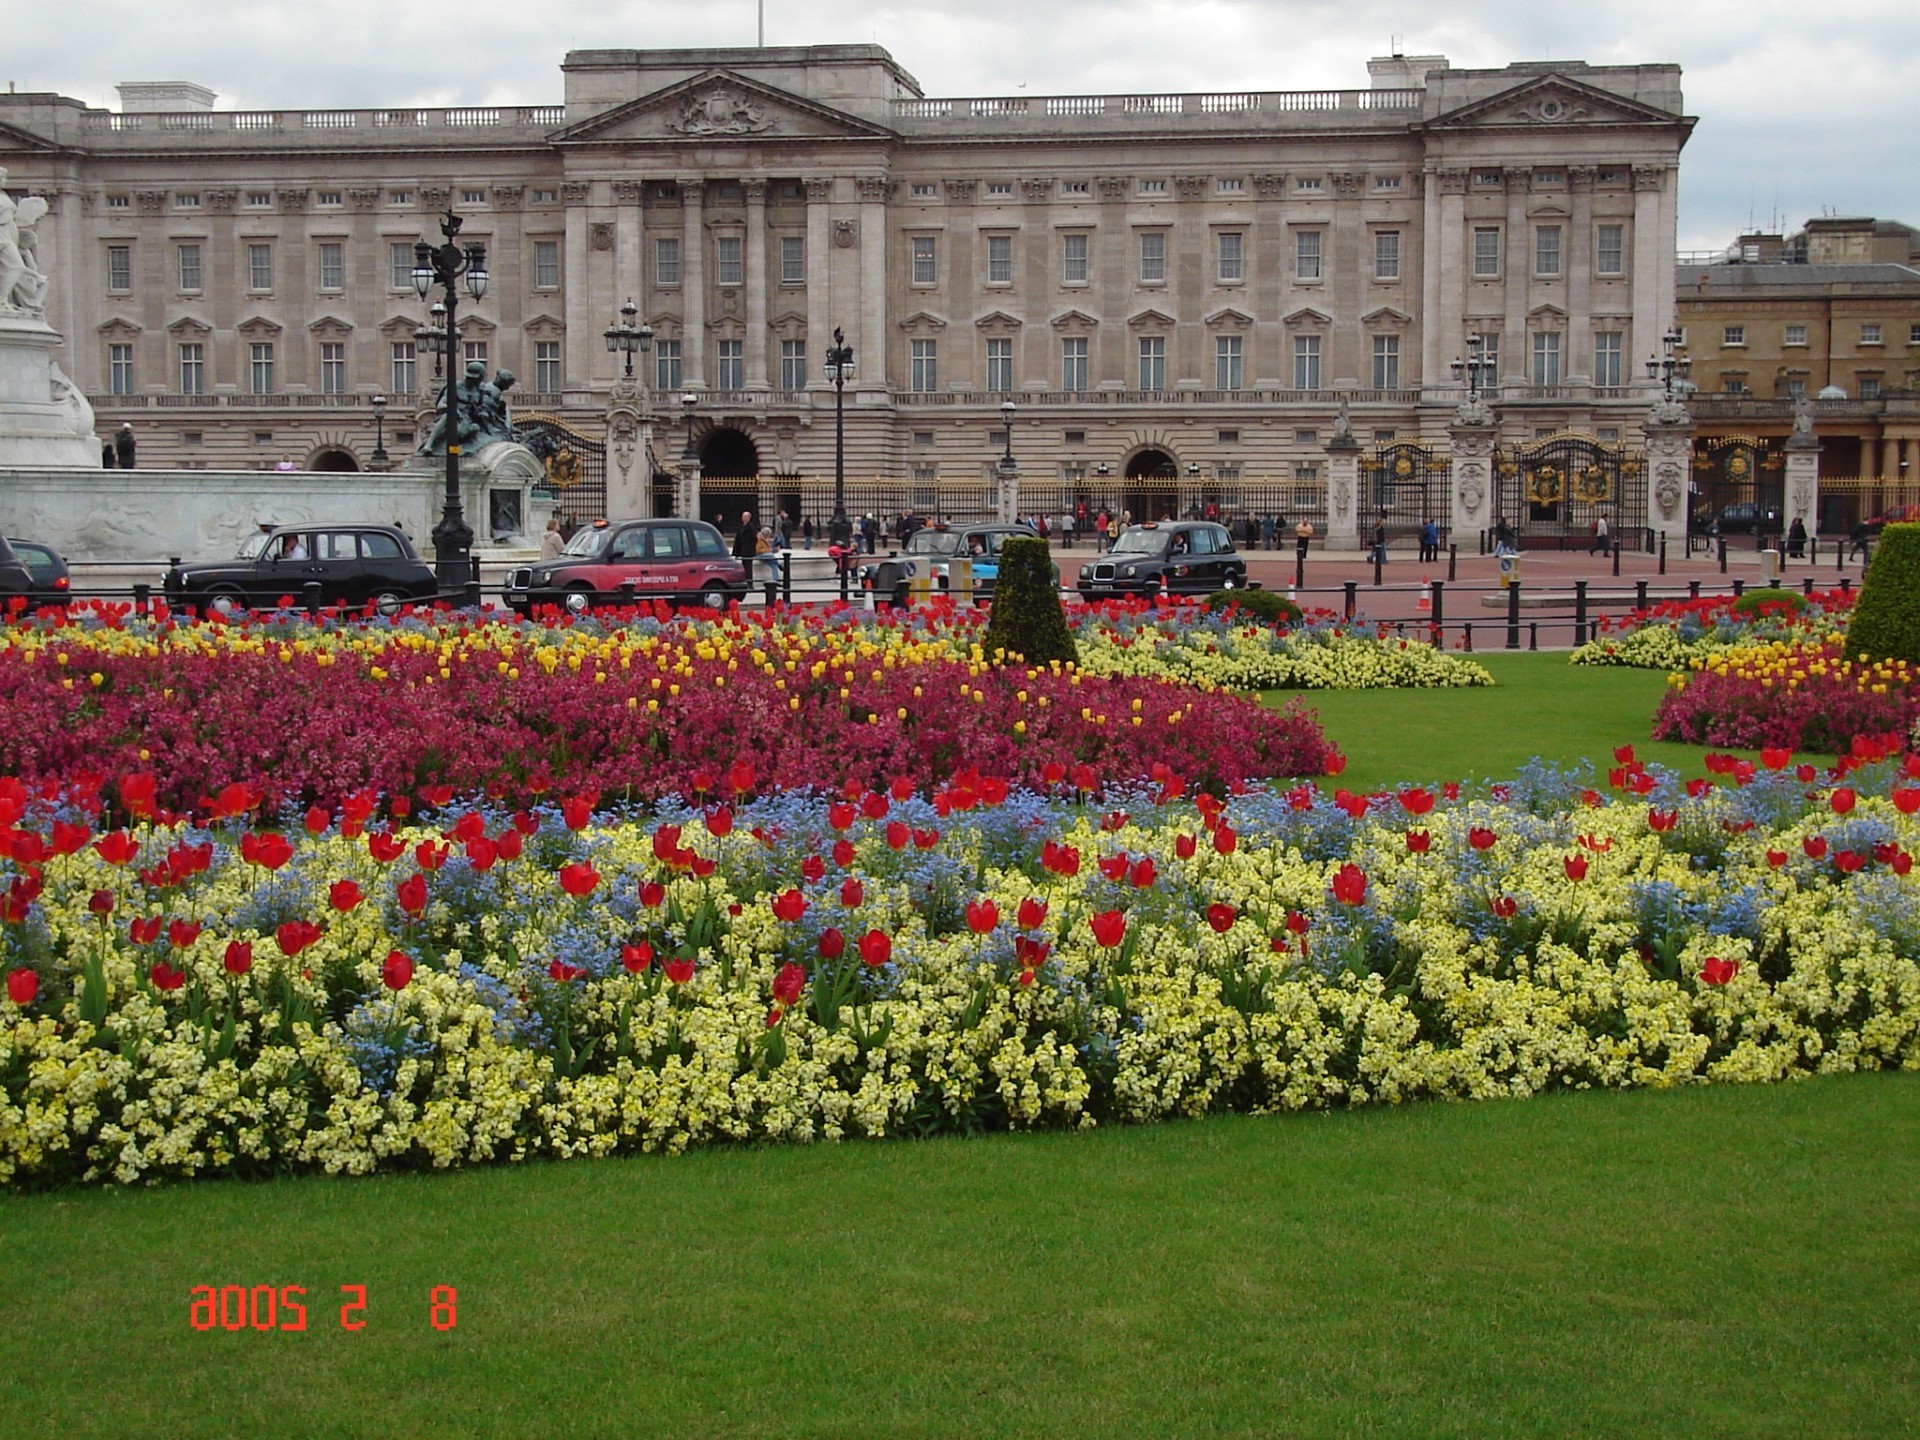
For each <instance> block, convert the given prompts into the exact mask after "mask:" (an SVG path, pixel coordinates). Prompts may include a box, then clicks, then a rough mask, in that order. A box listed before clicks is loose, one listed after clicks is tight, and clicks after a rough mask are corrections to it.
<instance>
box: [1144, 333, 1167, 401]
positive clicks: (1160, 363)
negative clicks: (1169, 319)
mask: <svg viewBox="0 0 1920 1440" xmlns="http://www.w3.org/2000/svg"><path fill="white" fill-rule="evenodd" d="M1140 388H1141V389H1142V390H1164V389H1166V388H1167V342H1166V338H1165V337H1164V336H1160V335H1143V336H1141V337H1140Z"/></svg>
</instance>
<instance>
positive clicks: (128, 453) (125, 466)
mask: <svg viewBox="0 0 1920 1440" xmlns="http://www.w3.org/2000/svg"><path fill="white" fill-rule="evenodd" d="M133 451H134V444H133V426H132V425H131V424H123V425H122V426H121V427H120V433H119V434H117V435H115V436H114V437H113V457H114V459H116V460H118V461H119V462H120V468H121V469H122V470H131V469H133Z"/></svg>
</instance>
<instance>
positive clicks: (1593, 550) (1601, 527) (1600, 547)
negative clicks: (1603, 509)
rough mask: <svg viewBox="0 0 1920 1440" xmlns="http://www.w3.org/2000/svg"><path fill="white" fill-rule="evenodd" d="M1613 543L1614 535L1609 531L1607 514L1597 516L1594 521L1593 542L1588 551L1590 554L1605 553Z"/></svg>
mask: <svg viewBox="0 0 1920 1440" xmlns="http://www.w3.org/2000/svg"><path fill="white" fill-rule="evenodd" d="M1611 544H1612V537H1611V536H1610V535H1608V533H1607V517H1606V516H1605V515H1597V516H1595V517H1594V521H1593V544H1591V545H1589V546H1588V547H1587V553H1588V554H1589V555H1604V554H1606V553H1607V550H1608V549H1609V547H1610V546H1611Z"/></svg>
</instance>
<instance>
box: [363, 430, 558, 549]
mask: <svg viewBox="0 0 1920 1440" xmlns="http://www.w3.org/2000/svg"><path fill="white" fill-rule="evenodd" d="M400 468H401V469H402V470H403V471H406V472H407V473H409V474H431V475H433V476H435V477H437V478H438V479H439V480H440V481H441V483H442V485H443V487H444V484H445V478H446V473H447V457H446V456H445V455H431V454H417V453H416V454H414V455H411V456H409V457H408V458H407V461H406V463H405V464H404V465H402V466H401V467H400ZM546 477H547V469H546V466H544V465H542V464H541V463H540V461H539V459H538V457H536V456H535V455H534V453H533V452H532V451H531V450H529V449H528V448H527V447H526V446H524V445H522V444H520V443H519V442H518V441H517V440H494V441H491V442H489V443H488V444H485V445H482V446H481V447H480V448H479V449H478V450H475V451H473V452H472V453H471V454H466V455H462V456H461V457H460V504H461V506H462V507H463V508H464V510H465V512H466V517H467V524H468V525H469V526H470V527H471V528H472V530H473V547H474V549H475V550H487V549H508V550H525V549H528V548H531V547H535V546H538V545H539V543H540V532H541V531H543V530H545V529H546V528H547V521H548V519H550V518H551V517H552V515H553V511H554V502H553V498H552V497H551V496H548V495H535V494H534V487H535V486H536V485H539V484H540V483H541V482H543V481H544V480H545V479H546ZM437 513H438V512H437V508H436V514H437Z"/></svg>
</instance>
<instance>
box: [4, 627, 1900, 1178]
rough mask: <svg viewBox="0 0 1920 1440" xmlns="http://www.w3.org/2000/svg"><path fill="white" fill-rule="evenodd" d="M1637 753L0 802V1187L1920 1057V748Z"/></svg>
mask: <svg viewBox="0 0 1920 1440" xmlns="http://www.w3.org/2000/svg"><path fill="white" fill-rule="evenodd" d="M275 663H279V662H277V661H276V662H275ZM288 663H291V662H288ZM1619 759H1620V764H1619V767H1618V769H1617V770H1616V771H1615V772H1614V774H1613V776H1612V779H1613V781H1614V782H1615V784H1616V785H1617V786H1618V788H1619V789H1620V790H1621V791H1622V792H1624V796H1623V798H1618V799H1614V798H1609V797H1608V796H1605V795H1603V794H1601V793H1599V792H1598V791H1596V790H1595V789H1594V788H1593V787H1591V786H1590V785H1588V784H1586V783H1585V782H1584V781H1583V780H1582V779H1580V778H1579V777H1569V776H1563V775H1555V774H1551V773H1533V774H1529V775H1526V776H1523V777H1521V778H1520V780H1519V781H1517V782H1516V783H1515V784H1513V785H1511V786H1506V787H1496V788H1495V789H1494V790H1493V791H1491V792H1489V793H1487V794H1461V793H1459V792H1458V791H1457V790H1455V789H1453V788H1451V787H1448V788H1444V789H1441V790H1440V791H1439V792H1438V793H1435V792H1433V791H1429V790H1426V789H1407V790H1402V791H1400V792H1398V793H1396V794H1391V795H1381V796H1355V795H1349V794H1346V793H1345V792H1341V793H1340V794H1338V795H1336V796H1335V797H1334V799H1333V800H1332V801H1329V800H1327V799H1326V798H1325V797H1323V796H1321V795H1319V794H1318V792H1316V791H1314V790H1312V789H1311V788H1302V789H1298V790H1294V791H1291V792H1282V791H1263V792H1258V793H1254V794H1249V795H1242V796H1237V797H1235V798H1233V799H1232V800H1231V801H1228V802H1225V803H1222V802H1218V801H1215V800H1213V799H1211V798H1210V797H1205V796H1203V797H1200V798H1199V800H1198V801H1197V802H1195V803H1188V802H1187V801H1185V800H1180V799H1175V798H1173V797H1172V796H1171V794H1170V793H1168V792H1169V791H1170V789H1171V788H1172V787H1162V789H1161V790H1160V791H1159V792H1157V793H1156V794H1154V795H1148V794H1145V793H1141V794H1137V795H1133V796H1129V797H1119V796H1111V797H1109V798H1108V800H1106V801H1105V802H1103V803H1102V804H1101V805H1099V806H1085V805H1080V804H1075V803H1068V802H1065V801H1062V800H1058V799H1047V798H1043V797H1041V796H1038V795H1034V794H1032V793H1028V792H1023V791H1018V790H1015V791H1008V790H1007V789H1006V787H1005V786H1004V785H1003V784H1002V783H1000V782H997V781H992V780H986V779H982V778H980V777H978V776H966V777H962V778H961V779H960V780H959V781H957V782H956V783H955V784H953V785H951V786H949V787H947V788H946V789H945V790H944V791H943V792H942V793H941V794H940V795H939V796H937V797H935V798H923V797H918V796H915V795H913V794H912V787H911V786H910V785H906V784H902V785H900V786H898V787H897V788H895V789H893V790H892V791H891V792H890V793H887V794H878V793H873V792H871V791H866V790H864V789H863V788H862V787H858V786H855V787H853V788H852V789H851V790H850V791H849V792H848V793H846V794H844V795H841V796H838V797H834V798H826V797H815V798H809V797H805V796H800V795H793V794H787V795H776V796H770V797H766V798H762V799H759V800H755V801H752V802H749V803H745V804H742V805H739V806H737V807H723V806H714V807H712V808H710V809H708V810H706V811H704V812H696V811H690V810H687V809H685V808H684V807H681V808H678V809H670V810H667V811H664V812H658V813H654V814H651V815H639V814H635V815H631V816H625V817H605V816H603V817H601V818H600V819H598V820H596V819H595V818H594V817H593V815H592V814H591V806H590V804H589V802H588V800H587V798H586V797H570V798H569V799H568V800H567V801H566V802H565V803H563V804H561V805H559V806H547V807H543V808H541V809H539V810H537V811H531V812H521V813H517V814H508V813H506V811H504V810H503V809H497V808H492V807H487V806H481V807H477V808H476V807H473V806H471V805H468V804H465V803H462V804H459V805H455V804H452V803H451V801H450V797H447V796H445V795H444V794H435V795H432V796H428V797H424V799H425V800H426V801H427V802H432V801H440V802H442V808H440V809H439V810H438V811H437V812H436V813H435V816H434V822H433V823H432V824H430V825H428V824H413V825H411V826H409V827H405V828H400V829H394V828H391V825H390V822H389V820H388V819H387V818H385V817H382V816H381V815H380V814H379V813H377V811H376V808H375V807H374V805H373V804H372V802H371V801H370V800H365V799H361V800H356V801H354V802H352V803H350V804H349V805H348V806H346V807H344V808H343V809H342V810H340V811H338V812H332V811H327V810H316V811H315V812H313V813H311V814H309V815H307V816H305V817H304V819H302V820H299V821H296V822H295V823H293V824H291V825H288V826H285V827H283V828H281V829H274V828H268V827H266V826H263V825H261V824H259V823H257V822H255V820H254V818H253V812H252V806H253V804H254V802H255V798H256V797H254V796H252V795H249V794H247V793H245V792H242V793H239V794H237V795H232V794H230V795H227V796H224V797H221V803H220V804H219V805H217V806H216V807H215V813H216V816H217V817H220V818H216V819H215V821H214V822H213V828H212V829H198V828H188V827H186V826H184V825H181V824H177V823H176V824H164V823H158V822H154V821H143V822H141V823H139V824H137V825H136V826H135V827H134V828H132V829H121V828H113V829H106V828H105V827H106V826H107V825H108V824H109V823H110V821H109V819H108V818H103V816H102V813H101V810H100V806H101V799H102V788H101V786H100V785H99V783H98V782H95V783H93V784H91V785H83V786H81V787H79V788H77V789H70V790H61V789H59V788H58V787H51V788H49V789H48V790H47V791H46V792H44V793H42V792H32V793H30V792H29V791H28V790H27V788H26V787H22V786H20V785H18V784H17V783H12V782H0V838H4V845H0V856H4V859H0V947H4V959H3V960H0V969H4V970H5V972H6V976H7V985H6V988H7V998H6V999H4V1000H0V1180H4V1181H7V1182H11V1183H13V1184H25V1183H57V1182H61V1181H66V1180H75V1179H78V1180H93V1181H118V1182H124V1183H132V1182H138V1181H144V1180H154V1179H159V1178H162V1177H174V1176H185V1175H196V1174H211V1173H223V1172H238V1173H267V1172H285V1171H298V1170H326V1171H330V1172H348V1173H365V1172H369V1171H373V1170H376V1169H381V1168H401V1167H429V1166H451V1165H458V1164H467V1163H477V1162H483V1161H489V1160H500V1159H522V1158H527V1157H532V1156H569V1155H580V1154H607V1153H613V1152H617V1151H630V1150H642V1149H667V1150H677V1149H680V1148H683V1147H685V1146H689V1145H698V1144H705V1143H713V1142H719V1141H727V1140H818V1139H835V1138H841V1137H849V1136H883V1135H902V1134H924V1133H929V1132H932V1131H939V1130H973V1129H981V1128H998V1127H1025V1126H1049V1125H1051V1126H1072V1125H1087V1124H1093V1123H1102V1122H1109V1121H1139V1120H1149V1119H1153V1118H1156V1117H1160V1116H1168V1115H1197V1114H1202V1113H1206V1112H1208V1111H1214V1110H1223V1109H1243V1110H1273V1109H1297V1108H1304V1107H1311V1106H1331V1105H1346V1104H1357V1103H1367V1102H1379V1101H1387V1102H1395V1101H1401V1100H1407V1099H1412V1098H1415V1097H1419V1096H1485V1095H1516V1094H1526V1093H1530V1092H1533V1091H1537V1090H1541V1089H1544V1088H1549V1087H1555V1086H1575V1087H1579V1086H1594V1085H1610V1086H1623V1085H1666V1084H1675V1083H1681V1082H1687V1081H1697V1080H1756V1079H1777V1078H1781V1077H1785V1076H1791V1075H1796V1074H1805V1073H1810V1072H1814V1071H1833V1070H1850V1069H1855V1068H1867V1067H1894V1066H1899V1067H1905V1068H1920V963H1917V962H1916V959H1915V956H1916V954H1920V893H1916V885H1917V882H1916V880H1915V878H1914V876H1913V862H1912V852H1913V848H1914V846H1915V844H1916V842H1920V833H1916V832H1917V831H1920V822H1917V821H1916V820H1915V818H1914V817H1915V813H1916V811H1920V786H1916V784H1915V777H1916V776H1920V762H1916V761H1915V760H1914V759H1913V758H1912V757H1908V758H1907V760H1906V761H1905V762H1904V768H1897V767H1896V765H1895V764H1894V762H1892V761H1891V760H1889V759H1887V758H1885V757H1884V756H1880V755H1878V754H1876V753H1869V754H1867V755H1865V756H1862V757H1859V758H1855V757H1848V758H1846V759H1844V760H1843V761H1842V762H1841V763H1840V765H1839V766H1837V767H1836V770H1837V774H1835V775H1833V776H1829V777H1827V778H1826V779H1825V780H1821V779H1819V778H1818V777H1816V776H1815V775H1814V773H1813V772H1812V771H1811V770H1810V769H1808V768H1804V767H1796V766H1794V765H1793V764H1792V763H1791V757H1789V756H1785V755H1776V756H1769V757H1768V758H1767V763H1766V765H1765V766H1764V767H1756V766H1753V765H1751V764H1747V763H1745V762H1735V761H1732V760H1731V759H1730V757H1718V758H1716V760H1715V762H1714V768H1715V769H1716V770H1718V771H1720V772H1722V773H1724V774H1725V776H1726V777H1727V783H1726V784H1725V785H1724V786H1709V785H1705V784H1703V783H1692V782H1690V783H1689V784H1688V785H1686V786H1684V787H1683V786H1681V785H1680V784H1679V783H1678V782H1677V781H1676V780H1675V779H1674V777H1671V776H1668V775H1665V774H1663V773H1660V772H1657V771H1652V770H1649V769H1648V768H1646V767H1644V766H1641V765H1639V764H1637V763H1636V762H1635V761H1634V760H1633V759H1632V757H1631V755H1630V753H1623V754H1622V755H1621V756H1620V757H1619ZM105 793H106V795H107V797H108V798H109V799H110V800H111V801H112V803H113V805H114V806H115V807H124V808H126V809H129V810H133V811H136V812H146V811H150V809H151V798H150V791H149V789H148V787H147V785H146V784H144V783H143V782H142V781H140V780H139V779H137V778H136V779H132V780H129V781H128V782H125V783H123V784H119V785H115V786H112V787H108V788H107V790H106V792H105ZM114 813H115V812H113V811H109V812H108V814H109V815H113V814H114Z"/></svg>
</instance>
